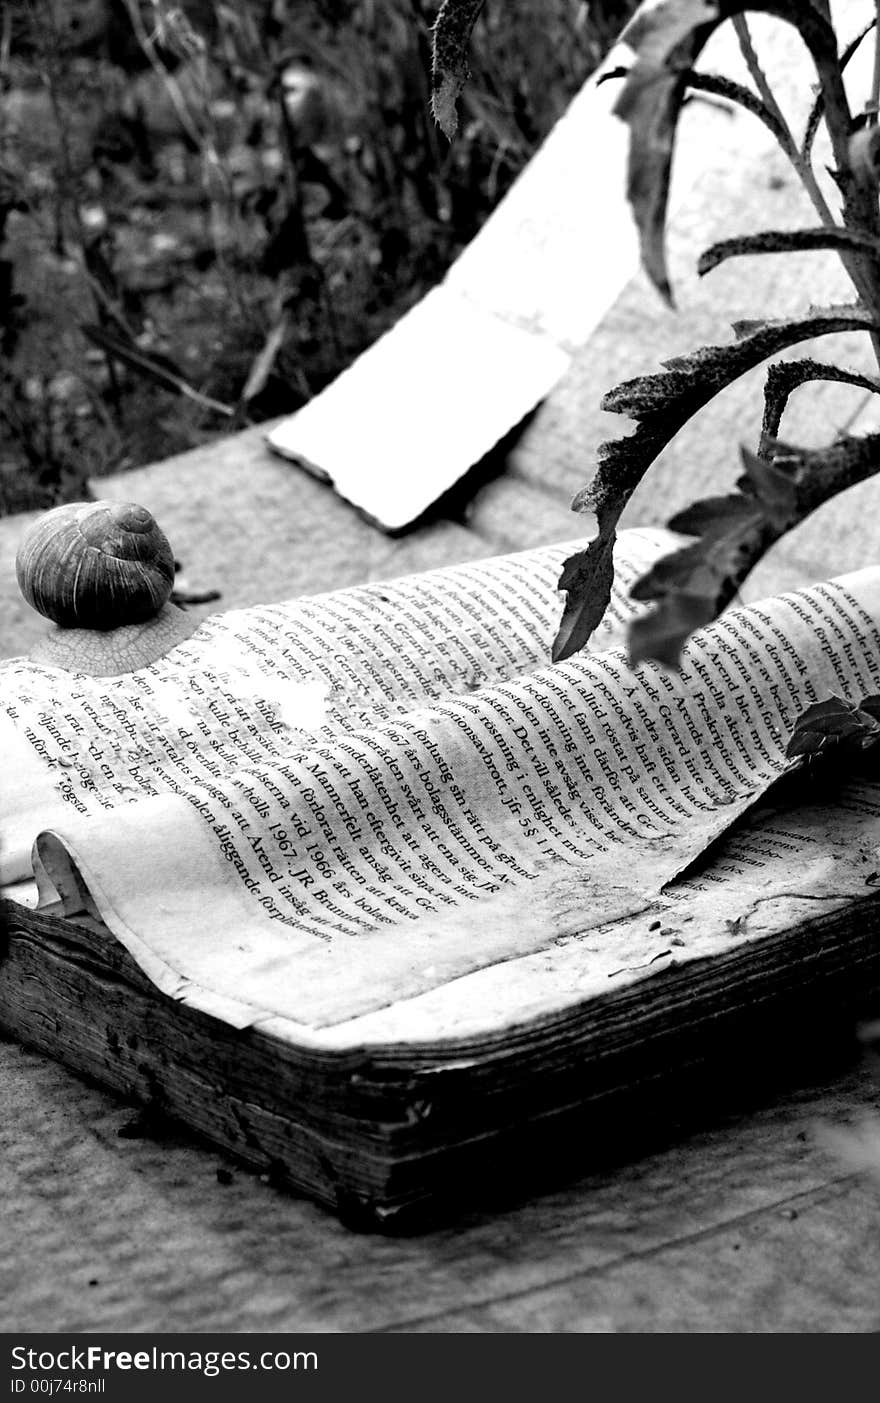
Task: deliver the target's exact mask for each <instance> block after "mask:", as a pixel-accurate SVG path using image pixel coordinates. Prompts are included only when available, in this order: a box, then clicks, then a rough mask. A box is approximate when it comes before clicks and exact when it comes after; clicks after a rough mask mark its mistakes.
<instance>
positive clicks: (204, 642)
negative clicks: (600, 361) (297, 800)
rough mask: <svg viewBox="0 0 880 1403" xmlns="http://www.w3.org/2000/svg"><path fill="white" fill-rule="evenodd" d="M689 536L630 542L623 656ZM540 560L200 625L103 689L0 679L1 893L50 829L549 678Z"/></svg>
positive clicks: (551, 611) (7, 667) (612, 629)
mask: <svg viewBox="0 0 880 1403" xmlns="http://www.w3.org/2000/svg"><path fill="white" fill-rule="evenodd" d="M679 539H680V538H678V537H676V536H674V535H673V534H672V533H670V532H667V531H663V530H656V531H651V530H643V531H628V532H624V533H622V536H621V539H620V541H619V543H618V549H617V553H616V557H615V564H616V576H615V583H614V590H613V594H612V600H611V605H610V607H609V609H608V611H607V614H606V617H605V619H603V621H602V624H601V625H600V627H599V628H598V629H597V631H596V634H595V636H594V639H593V646H594V648H597V649H601V648H603V647H605V646H608V644H609V643H611V642H614V641H619V640H620V639H621V637H622V635H623V631H624V629H625V625H626V622H627V620H628V619H629V618H631V617H632V616H633V614H634V613H635V612H637V611H638V610H639V609H640V608H641V607H643V606H638V605H636V604H634V603H633V601H632V600H631V599H630V598H629V588H630V585H631V583H632V581H633V580H634V579H635V578H636V577H637V576H638V575H640V574H641V573H642V572H643V571H644V570H646V569H648V568H649V566H650V565H651V564H652V563H653V562H654V560H656V559H657V557H658V556H659V555H660V554H662V553H663V552H664V551H666V550H669V549H670V548H671V547H672V546H674V544H675V543H676V542H677V541H678V540H679ZM579 544H581V543H579V542H571V543H569V544H568V545H560V546H554V547H545V548H542V549H540V550H536V551H525V552H522V553H520V554H516V555H510V556H503V557H498V558H494V559H490V560H486V561H480V562H476V563H473V564H468V565H462V566H457V567H454V568H452V569H443V570H435V571H429V572H425V573H424V574H421V575H417V576H411V577H409V578H406V577H405V578H403V579H399V580H392V581H388V582H385V583H378V584H370V585H364V586H362V587H360V588H356V589H348V590H340V591H337V592H335V593H332V594H326V595H318V596H315V597H313V598H306V599H300V600H294V601H292V602H290V603H288V604H282V605H269V606H264V607H258V608H251V609H244V610H235V611H230V612H228V613H225V614H217V615H214V616H213V617H211V618H209V619H207V620H205V621H204V622H203V623H202V624H201V625H200V626H199V628H198V630H197V631H196V633H194V634H193V635H192V636H191V637H190V638H189V639H188V640H186V641H185V642H184V643H181V644H179V645H178V646H177V647H175V648H174V649H172V651H171V652H170V653H169V654H167V655H166V657H164V658H162V659H160V660H159V662H157V663H156V664H154V665H153V666H152V667H150V668H144V669H142V670H140V671H138V672H136V673H129V674H127V675H125V676H123V677H102V678H93V677H87V676H82V675H75V674H74V675H71V674H70V673H67V672H63V671H60V670H58V669H55V668H49V667H42V666H39V665H36V664H33V663H31V662H29V661H28V660H26V659H18V660H15V659H13V660H11V661H8V662H5V663H2V664H0V678H2V692H0V754H2V755H3V756H4V757H5V775H4V792H3V805H2V815H0V883H2V884H6V883H9V882H12V881H16V880H20V879H22V878H24V877H25V876H27V875H28V874H29V873H30V850H31V846H32V843H33V839H34V836H35V835H36V833H37V832H38V831H39V829H40V828H42V827H45V826H50V825H51V824H52V823H54V822H56V821H59V820H61V819H63V817H64V816H65V815H66V814H67V813H68V812H71V811H72V812H75V813H79V814H84V815H86V814H91V815H94V814H98V813H101V812H103V811H106V810H109V809H114V808H116V807H117V806H118V805H120V804H126V803H131V802H135V801H137V800H139V799H141V798H145V797H151V796H153V795H155V794H160V793H175V794H176V793H181V792H189V791H190V790H191V788H192V787H193V786H194V785H197V786H204V787H205V788H206V793H207V795H208V797H210V796H211V788H212V786H213V785H214V783H215V782H216V780H217V778H218V777H219V776H221V775H222V774H224V773H228V772H230V771H235V770H237V769H239V768H247V767H253V766H257V767H258V768H259V766H260V765H262V764H263V763H271V762H274V761H278V760H279V759H281V758H282V757H283V756H285V755H286V754H287V753H288V752H289V751H290V750H291V749H296V748H298V747H300V746H303V745H308V744H312V743H314V742H316V741H328V740H332V739H333V737H334V736H336V734H337V733H339V732H352V731H356V730H359V729H362V728H364V727H370V726H373V725H375V724H376V723H379V722H382V721H385V720H387V719H389V718H390V717H392V716H395V715H402V714H405V713H406V712H407V711H408V710H410V709H412V708H413V707H414V706H416V705H419V704H422V703H425V702H431V701H434V700H438V699H440V698H442V697H444V696H450V695H455V694H458V693H464V694H470V693H472V692H475V691H477V690H478V689H479V688H480V687H481V686H483V685H485V684H486V683H488V682H492V681H499V680H503V679H505V678H513V677H518V676H522V675H524V674H525V673H528V672H529V671H531V670H532V669H533V668H535V667H537V666H540V665H543V664H546V662H547V660H548V658H549V656H550V649H551V645H552V641H553V637H554V635H555V633H556V629H557V627H558V622H559V617H560V613H561V599H562V596H561V595H560V594H559V593H558V591H557V589H556V582H557V580H558V578H559V572H560V569H561V566H562V562H563V560H564V559H565V557H566V555H568V554H570V553H571V551H572V550H574V549H575V548H576V547H577V546H578V545H579Z"/></svg>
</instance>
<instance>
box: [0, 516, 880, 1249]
mask: <svg viewBox="0 0 880 1403" xmlns="http://www.w3.org/2000/svg"><path fill="white" fill-rule="evenodd" d="M669 543H670V537H669V535H668V533H666V532H663V531H645V530H639V531H629V532H625V533H623V536H622V538H621V541H620V545H619V550H618V558H617V580H616V585H615V591H614V597H613V600H612V606H611V608H610V609H609V611H608V614H607V615H606V618H605V620H604V622H603V624H602V626H601V628H600V629H599V631H598V632H597V634H596V635H595V637H594V639H593V643H592V647H591V650H590V651H589V652H585V653H582V654H580V655H578V656H577V657H575V658H573V659H570V660H568V661H566V662H564V663H561V664H558V665H555V666H553V665H551V664H550V663H549V661H548V659H549V653H550V646H551V642H552V638H553V636H554V633H555V630H556V627H557V624H558V619H559V613H560V596H559V594H558V592H557V589H556V582H557V580H558V577H559V570H560V565H561V562H562V560H563V559H564V558H565V556H566V555H567V554H569V553H570V552H571V550H572V548H573V545H572V543H568V544H566V545H562V546H558V547H552V548H543V549H540V550H536V551H530V552H525V553H522V554H519V555H513V556H506V557H500V558H497V559H493V560H489V561H485V562H479V563H476V564H469V565H464V566H460V567H456V568H453V569H445V570H440V571H434V572H431V573H427V574H423V575H419V576H413V577H410V578H407V579H398V580H393V581H391V582H388V583H385V584H369V585H364V586H362V587H359V588H355V589H348V590H344V591H340V592H337V593H334V594H328V595H323V596H318V597H314V598H307V599H300V600H295V601H293V602H291V603H289V604H285V605H272V606H266V607H260V608H254V609H248V610H242V611H238V612H232V613H227V614H221V615H217V616H214V617H213V618H210V619H208V620H207V621H205V622H204V623H202V624H201V625H200V627H199V628H198V629H197V630H196V632H195V633H194V634H193V635H192V636H191V637H190V638H189V639H187V640H186V641H185V642H183V643H181V644H178V645H177V646H176V647H175V648H174V649H172V651H171V652H170V653H168V654H167V655H166V656H165V657H164V658H162V659H161V660H160V661H159V662H157V663H155V664H153V665H152V666H151V667H149V668H145V669H143V670H142V671H139V672H135V673H130V674H127V675H124V676H121V677H100V678H95V677H88V676H84V675H81V674H74V673H67V672H62V671H60V670H57V669H53V668H47V667H43V666H41V665H39V664H37V663H34V662H30V661H28V660H25V659H11V660H8V661H6V662H5V663H3V664H0V678H2V689H0V747H2V748H0V754H2V756H3V794H2V822H0V861H2V882H3V885H4V889H5V893H6V895H8V896H9V897H11V898H12V900H11V901H10V902H9V903H8V904H7V907H6V914H7V923H8V930H9V940H8V948H7V953H6V956H5V959H4V960H3V962H2V963H0V1025H2V1026H4V1027H5V1028H6V1029H7V1030H8V1031H10V1032H11V1033H13V1034H14V1035H16V1036H19V1037H21V1038H22V1039H24V1040H26V1041H29V1042H30V1043H32V1044H34V1045H36V1046H39V1047H41V1048H43V1049H46V1050H48V1051H49V1052H51V1053H52V1054H53V1055H55V1056H57V1057H59V1058H61V1059H63V1060H65V1061H66V1062H68V1063H69V1064H71V1065H72V1066H74V1067H76V1068H79V1069H81V1070H83V1071H85V1072H87V1073H89V1074H90V1075H93V1076H96V1077H98V1078H99V1079H100V1080H102V1081H104V1082H105V1083H107V1084H108V1085H110V1086H113V1087H116V1088H119V1089H122V1090H124V1091H125V1092H127V1093H130V1094H131V1093H133V1094H135V1095H137V1096H140V1097H141V1098H142V1099H144V1100H146V1101H149V1102H151V1103H152V1104H153V1105H154V1106H156V1107H158V1108H159V1109H161V1110H162V1111H163V1112H165V1113H168V1114H170V1115H173V1116H175V1117H178V1118H180V1119H183V1120H185V1121H186V1122H188V1123H189V1124H190V1125H191V1126H192V1127H194V1128H195V1129H196V1130H197V1131H198V1132H200V1133H201V1134H204V1135H206V1136H207V1137H209V1138H210V1139H212V1140H213V1141H215V1142H216V1143H218V1144H221V1145H223V1146H225V1147H227V1148H228V1149H230V1150H232V1151H233V1152H235V1153H236V1154H238V1155H240V1156H242V1157H243V1158H244V1159H246V1160H249V1161H251V1162H252V1163H256V1164H261V1165H263V1166H273V1167H274V1169H275V1170H276V1172H277V1173H278V1174H279V1176H280V1177H282V1178H283V1179H285V1180H286V1181H287V1182H289V1183H292V1184H294V1185H295V1186H297V1187H298V1188H299V1189H301V1190H302V1191H304V1192H306V1193H308V1194H310V1195H312V1196H314V1197H315V1198H317V1199H319V1200H321V1201H322V1202H325V1203H328V1204H330V1205H333V1206H335V1207H337V1208H338V1209H340V1210H341V1211H346V1212H349V1211H350V1210H351V1207H352V1205H356V1206H357V1210H358V1212H359V1213H362V1214H363V1215H365V1216H366V1217H367V1218H368V1219H371V1220H372V1221H374V1222H377V1223H389V1222H396V1221H398V1220H405V1219H406V1218H407V1216H408V1215H410V1214H413V1213H416V1212H418V1211H419V1210H421V1209H422V1208H424V1207H425V1205H426V1204H430V1203H431V1202H432V1200H433V1199H434V1198H435V1197H436V1196H437V1195H439V1194H442V1192H443V1187H444V1184H447V1183H448V1180H449V1176H450V1174H451V1173H452V1174H457V1175H459V1177H460V1173H461V1172H462V1166H466V1165H468V1164H469V1163H470V1162H471V1161H474V1162H475V1161H476V1159H477V1158H478V1157H479V1155H480V1154H481V1153H483V1152H489V1151H491V1150H492V1149H493V1147H494V1148H495V1149H497V1146H498V1144H500V1143H503V1142H504V1139H505V1137H506V1136H508V1135H509V1134H511V1133H512V1132H514V1131H516V1132H517V1133H519V1132H523V1133H528V1129H529V1127H530V1126H531V1127H533V1128H534V1127H536V1126H539V1125H541V1124H542V1123H546V1122H547V1120H548V1118H552V1117H553V1116H555V1115H557V1114H559V1113H561V1112H562V1111H563V1110H566V1109H568V1108H571V1107H572V1106H574V1105H578V1104H581V1103H589V1102H590V1101H591V1100H594V1099H596V1098H603V1097H607V1096H608V1094H609V1093H610V1092H612V1091H615V1090H616V1089H618V1088H620V1087H622V1086H625V1085H627V1084H632V1083H634V1082H638V1081H639V1080H640V1079H642V1078H650V1077H653V1076H655V1075H656V1074H657V1072H658V1070H659V1069H660V1064H662V1063H663V1062H664V1059H665V1060H666V1061H667V1062H668V1063H669V1065H672V1063H674V1062H676V1061H679V1062H680V1061H687V1060H693V1059H695V1058H697V1059H698V1058H699V1057H700V1056H702V1055H703V1052H704V1051H705V1048H706V1047H707V1046H708V1042H709V1040H711V1039H713V1038H714V1039H716V1040H717V1036H718V1033H719V1030H720V1031H721V1033H722V1034H723V1032H724V1029H725V1027H727V1026H728V1024H727V1023H725V1019H728V1020H729V1019H731V1018H736V1019H740V1020H741V1019H742V1017H743V1016H744V1015H745V1016H747V1015H748V1013H749V1011H750V1009H751V1008H752V1006H753V1005H762V1004H764V1003H765V1002H767V1001H772V1000H773V999H774V998H776V999H787V1000H790V999H791V998H793V997H796V996H797V994H798V992H799V991H807V990H812V989H814V988H815V987H816V986H817V984H818V985H820V986H822V987H823V988H826V989H827V991H828V997H829V998H830V997H831V996H832V994H833V996H834V997H835V998H837V997H839V996H840V997H843V996H844V995H846V994H847V992H848V991H849V992H852V991H853V990H859V991H862V990H863V989H864V987H865V985H866V982H867V981H868V979H869V977H874V976H876V974H877V972H878V971H880V942H878V940H877V931H876V927H877V923H878V918H877V914H876V897H875V895H874V891H875V887H874V882H875V880H876V879H877V877H878V868H880V821H878V820H880V792H878V791H877V790H875V788H874V787H873V786H872V785H871V784H869V783H864V784H861V785H854V786H852V787H850V788H848V789H847V790H845V791H844V793H843V796H842V797H841V798H839V799H838V800H837V802H835V804H834V805H833V807H829V808H823V807H822V806H821V805H818V804H804V803H799V804H798V805H797V806H796V807H791V808H786V807H784V806H781V805H780V802H779V801H778V799H777V798H776V797H774V796H775V795H776V794H777V790H775V789H774V788H773V786H774V784H775V782H776V781H777V780H779V778H780V776H781V775H783V773H784V772H785V770H786V769H787V762H786V760H785V747H786V743H787V741H788V738H789V737H790V735H791V732H792V729H793V726H794V723H795V720H796V718H797V716H798V714H799V713H800V712H801V711H802V710H803V709H804V708H805V707H806V706H807V705H808V704H809V703H811V702H813V701H815V700H817V699H819V698H821V697H822V696H824V695H827V694H828V693H831V692H833V693H837V694H839V695H843V696H844V697H847V698H849V699H852V700H857V699H859V698H860V697H861V696H863V695H864V694H865V693H868V692H876V691H878V690H880V687H878V674H880V571H878V570H866V571H862V572H860V573H857V574H853V575H849V576H846V577H844V578H842V579H839V580H836V581H831V582H829V583H824V584H820V585H816V586H814V587H812V588H810V589H807V590H804V591H801V592H798V593H794V594H790V595H784V596H780V597H778V598H774V599H770V600H764V601H761V602H759V603H757V604H753V605H750V606H744V607H741V608H737V609H732V610H730V611H729V612H728V613H727V614H725V615H724V616H723V618H722V619H720V620H719V621H718V622H716V623H715V624H713V625H711V626H710V627H708V628H706V629H704V630H702V632H701V633H700V634H698V635H697V636H696V637H695V638H694V639H693V640H692V641H691V643H690V645H689V646H688V648H687V649H686V652H685V658H684V664H683V668H682V671H681V672H680V673H670V672H667V671H664V670H663V669H661V668H659V667H655V666H653V665H649V664H641V665H640V666H638V667H637V668H635V669H632V668H630V666H629V665H628V664H627V662H626V659H625V655H624V653H623V652H622V651H621V649H620V644H621V642H622V631H623V629H624V627H625V624H626V622H627V620H628V618H629V617H631V615H632V612H633V610H634V608H636V607H638V606H635V605H633V603H632V602H631V601H630V599H629V595H628V590H629V585H630V584H631V582H632V580H633V579H634V577H635V576H636V575H638V574H641V573H643V572H644V570H645V569H646V568H647V567H648V565H649V564H650V563H651V562H652V561H653V560H654V559H656V558H657V556H658V555H659V554H660V553H661V552H663V551H664V550H668V548H669ZM34 882H35V883H36V889H37V890H38V892H39V909H34V908H35V907H36V904H37V899H36V895H35V892H34ZM730 1026H733V1025H732V1024H731V1025H730ZM736 1026H739V1024H737V1025H736ZM746 1026H747V1025H746Z"/></svg>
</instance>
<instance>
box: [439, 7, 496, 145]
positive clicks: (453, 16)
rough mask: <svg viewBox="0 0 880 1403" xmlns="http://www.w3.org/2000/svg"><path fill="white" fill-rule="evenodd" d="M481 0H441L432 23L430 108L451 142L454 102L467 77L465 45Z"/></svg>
mask: <svg viewBox="0 0 880 1403" xmlns="http://www.w3.org/2000/svg"><path fill="white" fill-rule="evenodd" d="M483 4H484V0H443V4H442V5H441V6H440V10H439V13H438V15H437V19H436V21H435V23H434V35H433V64H432V70H431V83H432V88H433V92H432V96H431V110H432V112H433V114H434V120H435V121H436V122H437V124H438V126H439V127H440V130H441V131H442V132H443V134H444V135H445V136H446V137H448V138H449V140H450V141H451V140H452V138H453V137H454V136H455V133H456V131H457V130H458V114H457V112H456V101H457V99H458V95H459V93H460V92H461V90H462V88H463V87H464V85H465V82H466V81H467V77H468V63H467V57H468V46H469V44H470V40H471V34H472V33H473V30H474V25H475V24H476V22H477V19H478V18H479V14H480V11H481V10H482V8H483Z"/></svg>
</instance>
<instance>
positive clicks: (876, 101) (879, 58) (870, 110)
mask: <svg viewBox="0 0 880 1403" xmlns="http://www.w3.org/2000/svg"><path fill="white" fill-rule="evenodd" d="M875 9H876V19H875V22H874V70H873V73H872V74H871V93H870V96H869V98H868V101H867V102H866V104H865V114H866V116H867V119H868V122H869V124H870V125H871V126H876V124H877V109H878V107H880V0H877V3H876V6H875Z"/></svg>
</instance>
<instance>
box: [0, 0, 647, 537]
mask: <svg viewBox="0 0 880 1403" xmlns="http://www.w3.org/2000/svg"><path fill="white" fill-rule="evenodd" d="M438 4H439V0H291V3H284V0H236V3H228V4H225V3H222V0H183V3H180V4H172V3H170V0H5V3H4V4H3V7H2V15H0V104H2V106H0V349H2V369H0V514H2V513H8V512H13V511H19V510H24V509H26V508H30V507H42V506H47V505H51V504H52V503H54V502H57V501H61V500H68V499H70V498H76V497H80V496H82V495H84V492H85V480H86V478H87V477H88V476H91V475H101V474H102V473H106V472H111V471H119V470H122V469H124V468H126V467H130V466H134V465H136V464H138V463H143V462H148V461H151V460H154V459H157V458H161V457H164V456H166V455H168V454H170V453H174V452H177V451H180V450H182V449H186V448H190V447H193V446H196V445H198V444H200V443H203V442H205V441H207V440H208V439H210V438H211V437H213V436H215V435H217V434H219V433H226V432H229V431H230V430H232V429H235V428H238V427H241V426H242V425H244V424H247V423H249V422H257V421H259V420H262V419H266V418H269V417H272V416H273V415H276V414H281V413H286V412H292V411H293V410H295V409H296V408H297V407H298V406H299V405H301V404H303V403H304V402H305V401H306V400H307V399H308V398H309V397H310V396H312V395H313V394H315V393H316V392H317V391H319V390H320V389H321V388H322V387H323V386H324V385H325V384H326V383H327V382H328V381H329V380H331V379H332V378H333V377H334V376H335V375H336V374H338V372H339V371H340V370H341V369H343V368H344V367H345V366H346V365H347V364H349V363H350V361H351V360H352V359H353V358H354V357H355V356H356V355H357V354H358V353H359V352H360V351H362V350H363V349H364V348H365V347H366V346H368V345H369V344H370V343H371V342H372V341H373V340H375V338H376V337H377V336H378V335H379V334H380V333H381V332H382V331H384V330H385V329H386V328H387V327H388V326H390V325H391V324H392V323H393V322H394V321H395V320H396V319H397V318H398V317H399V316H400V315H401V313H402V312H404V311H405V310H406V309H407V307H409V306H411V305H412V304H413V303H414V302H415V301H417V300H418V299H419V298H420V297H421V296H422V295H423V293H424V292H425V291H426V290H427V289H428V288H429V287H431V286H432V285H433V284H434V283H436V282H437V281H438V280H439V279H440V278H441V277H442V276H443V273H444V272H445V270H446V268H447V267H448V266H449V264H450V263H451V262H452V260H453V259H454V258H455V256H456V255H457V253H458V252H459V251H460V250H461V249H462V248H463V247H464V245H465V244H466V243H467V242H468V241H469V240H470V239H471V238H472V237H473V235H474V234H475V233H476V232H477V230H478V229H479V228H480V226H481V224H482V223H483V221H484V220H485V218H486V217H487V215H488V214H489V213H490V212H491V210H492V209H493V208H494V206H495V205H496V204H497V202H498V200H499V199H500V198H501V196H502V195H503V194H504V193H505V191H506V190H507V189H508V187H509V186H510V184H511V182H512V181H513V180H514V179H515V177H516V175H517V174H518V173H519V171H520V170H521V169H522V167H523V166H524V165H525V163H526V161H528V159H529V158H530V156H531V155H532V154H533V153H534V151H535V149H536V148H537V146H538V145H539V144H540V142H541V140H542V139H543V137H544V136H545V135H546V134H547V132H548V131H549V129H550V128H551V126H552V125H553V123H554V122H555V121H556V119H557V118H558V117H559V116H560V115H561V114H562V112H563V111H564V109H565V107H566V105H567V103H568V101H569V100H570V98H571V96H572V95H573V94H574V93H575V92H576V91H577V89H578V88H579V87H580V86H581V84H582V83H583V81H584V80H585V78H586V77H587V76H588V74H589V73H590V72H591V71H592V69H593V68H594V67H595V66H596V64H597V63H598V62H599V61H600V59H601V58H602V57H603V55H604V54H605V52H606V51H607V49H608V48H609V47H610V46H611V44H612V43H613V41H614V39H615V38H616V36H617V33H618V32H619V30H620V28H621V26H622V24H623V22H624V20H625V19H626V17H627V15H628V14H629V13H630V12H631V11H632V10H633V9H634V8H635V3H634V0H601V3H593V4H586V3H583V2H582V0H503V3H502V0H493V3H490V4H488V5H487V6H486V9H485V11H484V14H483V16H482V18H481V19H480V21H479V23H478V26H477V30H476V33H475V37H474V46H473V58H472V78H471V81H470V82H469V83H468V85H467V88H466V91H465V95H464V98H463V100H462V111H461V118H462V120H461V128H460V132H459V135H458V137H457V138H456V140H455V142H454V143H453V144H452V145H451V146H450V145H449V143H447V142H446V140H445V138H443V136H442V135H441V134H440V133H439V131H438V130H437V129H436V127H435V126H434V124H433V122H432V119H431V116H430V111H429V96H430V28H431V24H432V23H433V20H434V17H435V15H436V12H437V9H438Z"/></svg>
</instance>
